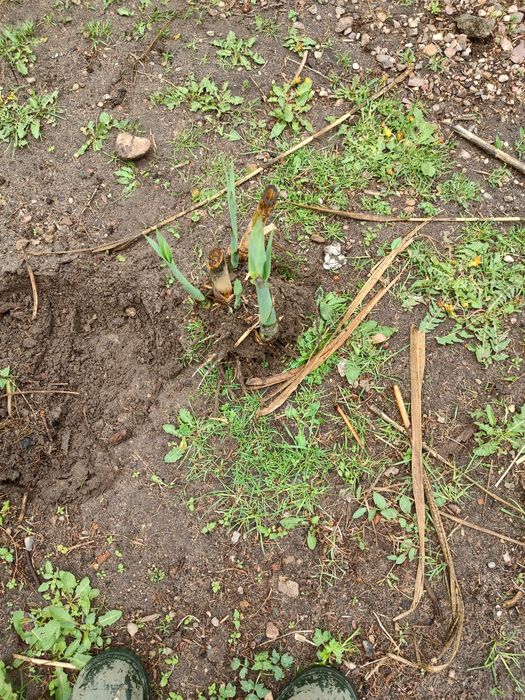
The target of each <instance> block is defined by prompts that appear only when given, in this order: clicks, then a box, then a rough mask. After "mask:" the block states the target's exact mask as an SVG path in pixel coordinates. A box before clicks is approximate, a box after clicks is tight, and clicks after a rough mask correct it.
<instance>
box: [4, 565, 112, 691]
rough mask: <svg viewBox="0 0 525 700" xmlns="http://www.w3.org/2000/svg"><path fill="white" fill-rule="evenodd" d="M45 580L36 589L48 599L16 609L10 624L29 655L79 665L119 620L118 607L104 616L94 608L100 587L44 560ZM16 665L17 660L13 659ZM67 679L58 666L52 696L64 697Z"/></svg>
mask: <svg viewBox="0 0 525 700" xmlns="http://www.w3.org/2000/svg"><path fill="white" fill-rule="evenodd" d="M42 578H43V579H44V582H43V583H42V584H41V585H40V587H39V589H38V590H39V592H40V593H42V595H43V597H44V598H45V599H46V600H47V601H48V602H49V604H48V605H47V606H45V607H43V608H32V609H31V610H30V612H28V613H27V612H24V611H22V610H17V611H16V612H14V613H13V617H12V624H13V627H14V629H15V631H16V632H17V634H18V636H19V637H20V639H22V641H23V642H25V643H26V644H27V645H28V647H27V654H28V655H30V656H36V657H41V656H47V655H48V654H49V655H51V657H52V658H54V659H62V660H65V661H69V662H71V663H73V664H74V665H75V666H76V667H77V668H79V669H80V668H82V667H83V666H84V665H85V664H86V663H87V662H88V661H89V659H90V651H91V649H92V648H93V647H96V648H99V649H100V648H102V647H103V646H104V644H105V641H104V638H103V636H102V635H103V632H104V630H105V628H106V627H109V626H111V625H113V624H114V623H115V622H117V621H118V620H120V618H121V616H122V612H121V611H120V610H109V611H108V612H106V613H104V614H103V615H99V613H98V612H97V611H96V610H94V609H93V602H94V601H95V599H96V598H97V597H98V596H99V593H100V592H99V590H98V589H97V588H92V587H91V584H90V582H89V579H88V578H87V576H86V577H84V578H83V579H82V580H81V581H77V579H76V577H75V576H74V575H73V574H72V573H70V572H69V571H59V570H55V569H53V566H52V564H51V562H49V561H47V562H46V564H45V566H44V570H43V572H42ZM14 665H15V666H18V665H20V662H18V661H15V663H14ZM68 689H69V682H68V679H67V676H66V674H65V672H64V670H63V669H60V668H57V669H56V671H55V675H54V677H53V680H52V681H51V683H50V686H49V690H50V694H51V697H57V698H65V697H69V695H68Z"/></svg>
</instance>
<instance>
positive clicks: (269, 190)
mask: <svg viewBox="0 0 525 700" xmlns="http://www.w3.org/2000/svg"><path fill="white" fill-rule="evenodd" d="M278 197H279V190H278V189H277V187H274V185H268V187H266V188H265V189H264V192H263V194H262V197H261V199H260V201H259V203H258V204H257V209H256V210H255V211H254V213H253V214H252V218H251V219H250V223H249V224H248V226H247V227H246V231H245V232H244V234H243V237H242V239H241V242H240V244H239V255H240V256H241V257H243V258H245V257H246V255H247V253H248V248H249V241H250V234H251V232H252V230H253V228H254V226H255V223H256V222H257V221H261V222H262V223H263V224H265V223H266V221H267V220H268V218H269V216H270V214H271V213H272V211H273V208H274V207H275V203H276V202H277V198H278Z"/></svg>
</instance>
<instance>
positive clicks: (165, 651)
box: [159, 647, 179, 688]
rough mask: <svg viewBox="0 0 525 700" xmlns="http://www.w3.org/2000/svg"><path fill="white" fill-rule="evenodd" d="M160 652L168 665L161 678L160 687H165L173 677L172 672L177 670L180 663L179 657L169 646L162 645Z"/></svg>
mask: <svg viewBox="0 0 525 700" xmlns="http://www.w3.org/2000/svg"><path fill="white" fill-rule="evenodd" d="M160 653H161V655H162V657H163V658H162V661H163V662H164V664H165V665H166V666H167V667H168V669H167V670H166V671H163V672H162V674H161V676H160V680H159V687H160V688H165V687H166V686H167V685H168V683H169V680H170V678H171V674H172V673H173V671H174V670H175V667H176V666H178V665H179V657H178V656H177V655H176V654H174V653H173V650H172V649H170V648H169V647H161V649H160Z"/></svg>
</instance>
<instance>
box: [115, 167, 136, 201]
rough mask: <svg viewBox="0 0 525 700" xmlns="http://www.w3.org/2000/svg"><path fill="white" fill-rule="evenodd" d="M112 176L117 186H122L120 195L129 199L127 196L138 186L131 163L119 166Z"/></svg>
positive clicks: (134, 169)
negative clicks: (115, 179)
mask: <svg viewBox="0 0 525 700" xmlns="http://www.w3.org/2000/svg"><path fill="white" fill-rule="evenodd" d="M113 174H114V175H115V177H116V178H117V182H118V184H119V185H122V194H123V196H124V197H129V195H130V194H131V193H132V192H134V191H135V190H136V189H137V187H138V185H139V181H138V179H137V170H136V168H135V166H134V165H133V164H132V163H130V164H128V165H123V166H121V167H120V168H119V169H118V170H115V172H114V173H113Z"/></svg>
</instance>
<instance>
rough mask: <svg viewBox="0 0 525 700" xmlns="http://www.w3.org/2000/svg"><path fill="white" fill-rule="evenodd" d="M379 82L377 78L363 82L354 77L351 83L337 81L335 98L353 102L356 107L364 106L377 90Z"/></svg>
mask: <svg viewBox="0 0 525 700" xmlns="http://www.w3.org/2000/svg"><path fill="white" fill-rule="evenodd" d="M378 82H379V81H378V80H377V79H375V78H372V79H371V80H366V81H363V80H361V78H359V77H358V76H354V77H353V78H352V82H350V83H348V82H345V83H341V81H339V80H336V81H334V85H333V92H334V97H335V98H337V99H341V100H347V101H348V102H353V103H354V104H356V105H361V104H364V103H365V102H367V101H368V100H369V99H370V97H371V96H372V94H373V93H374V91H375V90H377V86H378Z"/></svg>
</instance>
